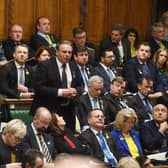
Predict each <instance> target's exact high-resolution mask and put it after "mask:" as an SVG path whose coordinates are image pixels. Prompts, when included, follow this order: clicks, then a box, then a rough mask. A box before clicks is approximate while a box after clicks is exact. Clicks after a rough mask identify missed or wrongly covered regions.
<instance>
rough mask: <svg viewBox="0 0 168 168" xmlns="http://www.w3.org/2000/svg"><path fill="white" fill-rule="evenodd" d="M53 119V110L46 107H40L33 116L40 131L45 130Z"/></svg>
mask: <svg viewBox="0 0 168 168" xmlns="http://www.w3.org/2000/svg"><path fill="white" fill-rule="evenodd" d="M51 119H52V116H51V112H50V111H49V110H48V109H47V108H45V107H39V108H37V110H36V112H35V115H34V117H33V125H34V127H35V128H36V129H37V130H38V131H45V130H46V129H47V128H48V126H49V125H50V122H51Z"/></svg>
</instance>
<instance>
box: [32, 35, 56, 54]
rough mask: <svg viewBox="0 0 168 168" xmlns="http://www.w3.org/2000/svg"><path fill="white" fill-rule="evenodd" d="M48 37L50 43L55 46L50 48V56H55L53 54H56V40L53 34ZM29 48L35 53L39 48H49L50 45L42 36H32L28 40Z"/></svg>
mask: <svg viewBox="0 0 168 168" xmlns="http://www.w3.org/2000/svg"><path fill="white" fill-rule="evenodd" d="M49 36H50V39H51V41H52V43H53V44H54V45H55V47H50V48H51V52H52V54H53V55H55V52H56V50H55V49H56V44H57V42H58V39H57V38H56V36H55V35H53V34H49ZM30 46H31V47H32V49H33V50H34V51H37V49H38V48H40V47H41V46H50V44H49V43H48V41H47V40H46V39H45V38H43V37H42V36H40V35H38V34H34V35H32V37H31V39H30Z"/></svg>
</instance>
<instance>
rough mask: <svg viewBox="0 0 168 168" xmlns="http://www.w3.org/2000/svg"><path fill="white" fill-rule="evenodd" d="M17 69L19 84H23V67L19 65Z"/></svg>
mask: <svg viewBox="0 0 168 168" xmlns="http://www.w3.org/2000/svg"><path fill="white" fill-rule="evenodd" d="M19 70H20V78H19V84H21V85H24V82H25V76H24V67H20V68H19Z"/></svg>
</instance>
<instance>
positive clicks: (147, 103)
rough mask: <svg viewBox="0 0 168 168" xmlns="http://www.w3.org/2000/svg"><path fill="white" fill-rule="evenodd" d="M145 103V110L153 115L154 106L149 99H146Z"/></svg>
mask: <svg viewBox="0 0 168 168" xmlns="http://www.w3.org/2000/svg"><path fill="white" fill-rule="evenodd" d="M144 101H145V108H146V111H147V112H148V113H149V114H150V115H151V113H152V108H151V107H152V105H151V103H150V102H149V100H148V98H144Z"/></svg>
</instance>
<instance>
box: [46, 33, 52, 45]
mask: <svg viewBox="0 0 168 168" xmlns="http://www.w3.org/2000/svg"><path fill="white" fill-rule="evenodd" d="M46 40H47V41H48V43H49V44H50V45H52V41H51V38H50V36H49V35H46Z"/></svg>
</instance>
